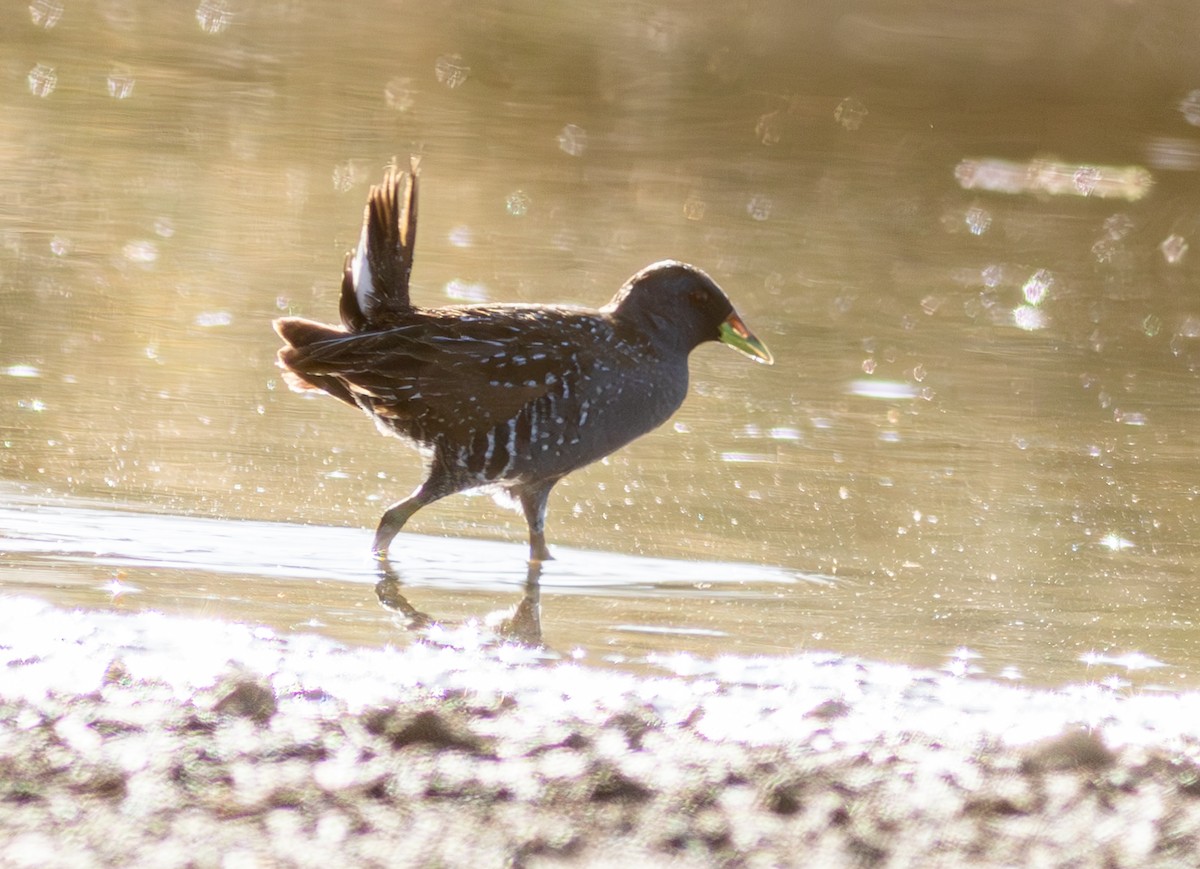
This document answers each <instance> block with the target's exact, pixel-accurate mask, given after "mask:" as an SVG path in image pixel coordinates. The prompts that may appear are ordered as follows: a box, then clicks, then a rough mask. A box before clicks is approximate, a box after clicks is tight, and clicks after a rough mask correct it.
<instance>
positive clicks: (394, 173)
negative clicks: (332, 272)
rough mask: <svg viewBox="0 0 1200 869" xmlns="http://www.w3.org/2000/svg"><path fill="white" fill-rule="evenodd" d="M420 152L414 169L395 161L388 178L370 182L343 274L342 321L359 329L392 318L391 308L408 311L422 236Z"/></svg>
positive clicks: (412, 162) (414, 159) (413, 160)
mask: <svg viewBox="0 0 1200 869" xmlns="http://www.w3.org/2000/svg"><path fill="white" fill-rule="evenodd" d="M419 165H420V158H419V157H417V156H412V157H410V158H409V171H408V172H402V171H400V169H399V168H398V167H397V166H396V164H395V161H393V162H392V164H391V165H390V166H388V168H387V173H386V174H385V175H384V178H383V183H382V184H377V185H374V186H372V187H371V193H370V196H369V197H368V199H367V206H366V209H365V211H364V213H363V227H362V233H361V235H360V237H359V241H358V247H357V249H356V250H355V251H354V252H353V253H352V254H350V255H348V256H347V258H346V265H345V268H344V270H343V274H342V299H341V315H342V322H343V323H344V324H345V325H346V328H348V329H350V330H351V331H355V332H360V331H363V330H365V329H369V328H377V327H379V326H383V325H386V324H387V321H388V315H389V313H400V312H405V311H408V310H409V309H410V308H411V307H412V303H411V302H410V301H409V292H408V283H409V278H410V276H411V275H412V266H413V251H414V249H415V246H416V240H417V186H418V182H417V177H418V175H419V171H418V169H419Z"/></svg>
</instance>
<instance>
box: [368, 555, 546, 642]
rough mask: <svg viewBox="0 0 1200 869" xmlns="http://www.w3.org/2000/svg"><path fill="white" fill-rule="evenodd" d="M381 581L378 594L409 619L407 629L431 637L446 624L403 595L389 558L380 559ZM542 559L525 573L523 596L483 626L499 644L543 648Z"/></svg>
mask: <svg viewBox="0 0 1200 869" xmlns="http://www.w3.org/2000/svg"><path fill="white" fill-rule="evenodd" d="M378 572H379V581H378V582H377V583H375V595H376V597H378V598H379V603H380V604H382V605H383V607H384V609H387V610H390V611H392V612H394V613H397V614H399V615H401V616H403V617H404V618H405V619H406V623H405V628H406V629H407V630H409V631H412V632H414V633H417V634H420V635H422V636H423V637H424V638H426V639H429V638H431V634H432V633H433V632H435V631H438V630H440V629H444V628H445V627H446V624H445V623H444V622H441V621H439V620H438V619H436V618H434V617H433V616H431V615H430V614H429V613H426V612H422V611H421V610H419V609H417V608H416V607H415V606H413V605H412V603H411V602H410V601H409V600H408V598H407V597H406V596H405V595H404V593H403V591H402V588H403V582H402V581H401V578H400V572H399V570H397V568H396V566H395V565H394V564H393V563H392V562H390V561H387V560H384V561H380V562H378ZM541 577H542V562H540V561H531V562H529V566H528V569H527V570H526V573H525V585H524V588H523V594H522V596H521V599H520V600H519V601H518V602H517V604H516V605H515V606H512V607H509V608H507V609H503V610H497V611H495V612H491V613H488V614H487V615H486V616H484V617H483V619H482V622H481V625H480V627H481V628H482V629H483V630H484V631H486V632H490V633H491V634H492V636H493V637H494V639H495V642H497V643H516V644H518V645H521V646H525V647H527V648H530V649H544V648H545V647H546V646H545V643H543V642H542V592H541Z"/></svg>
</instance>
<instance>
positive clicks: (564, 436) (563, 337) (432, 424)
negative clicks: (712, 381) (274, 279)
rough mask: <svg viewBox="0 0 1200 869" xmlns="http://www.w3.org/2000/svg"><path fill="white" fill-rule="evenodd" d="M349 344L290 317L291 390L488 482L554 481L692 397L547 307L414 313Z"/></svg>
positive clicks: (582, 316) (678, 373)
mask: <svg viewBox="0 0 1200 869" xmlns="http://www.w3.org/2000/svg"><path fill="white" fill-rule="evenodd" d="M394 321H395V322H396V325H394V326H393V327H391V328H388V329H382V330H378V331H367V332H348V331H345V330H341V329H337V328H335V327H330V326H324V325H322V324H320V323H314V322H312V321H310V320H303V319H298V318H285V319H283V320H280V321H279V322H278V325H277V327H276V328H277V330H278V331H279V334H280V336H281V337H282V338H283V339H284V341H285V342H287V346H285V347H284V348H283V349H282V350H281V351H280V354H279V358H280V362H281V363H282V365H283V367H284V368H285V370H286V371H287V372H289V379H290V381H291V382H292V383H293V385H294V386H299V387H300V388H309V389H314V388H315V389H320V390H322V391H325V392H328V393H330V394H331V395H334V396H335V397H337V398H341V399H342V400H343V401H346V402H347V403H350V404H354V405H356V406H357V407H360V408H362V409H363V410H365V411H366V412H367V413H369V414H371V415H372V416H374V417H375V418H376V420H377V421H378V423H379V424H380V427H381V428H383V429H384V430H385V431H388V432H389V433H392V434H397V435H400V436H402V437H403V438H405V439H407V440H409V441H411V442H413V443H414V444H415V445H417V446H418V447H421V448H423V449H426V450H430V451H433V452H437V453H441V454H442V455H443V457H444V458H446V459H453V460H454V461H455V462H456V463H457V464H459V465H461V466H462V467H463V468H465V469H466V472H467V473H468V474H469V475H471V476H473V477H475V478H478V481H479V482H480V484H483V483H487V482H498V481H504V480H513V479H518V478H534V477H539V478H540V477H557V476H561V475H563V474H566V473H569V472H570V471H572V470H574V469H575V468H578V467H582V466H583V465H586V464H590V463H591V462H593V461H596V460H597V459H599V458H602V457H603V456H605V455H607V454H608V453H610V452H612V451H613V450H615V449H618V448H619V447H621V446H623V445H624V444H626V443H628V442H629V441H631V440H633V439H634V438H636V437H638V436H639V435H641V434H644V433H645V432H647V431H649V430H650V429H652V428H654V427H656V426H657V425H659V424H660V423H662V422H663V421H664V420H665V419H666V418H667V417H668V416H670V414H671V413H672V412H673V411H674V410H675V409H676V408H677V407H678V406H679V404H680V403H681V402H682V401H683V397H684V395H685V393H686V391H687V364H686V357H683V358H682V359H680V360H678V363H677V364H669V363H668V362H664V360H662V359H660V358H658V357H657V356H656V355H654V354H653V353H650V352H649V351H648V348H647V347H645V346H643V345H641V344H639V343H638V342H636V341H629V340H627V339H626V338H624V337H622V336H621V335H619V334H618V332H617V330H615V329H614V326H613V322H612V319H611V317H610V316H609V315H607V314H605V313H601V312H597V311H588V310H583V309H573V308H563V307H549V306H538V307H533V306H519V305H511V306H509V305H495V306H462V307H448V308H438V309H420V308H413V309H410V311H409V312H408V313H406V314H405V315H403V316H399V315H397V316H396V317H395V318H394Z"/></svg>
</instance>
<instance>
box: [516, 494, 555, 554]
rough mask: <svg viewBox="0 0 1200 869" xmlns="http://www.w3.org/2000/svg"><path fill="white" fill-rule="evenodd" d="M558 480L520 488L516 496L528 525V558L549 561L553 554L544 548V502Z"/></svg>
mask: <svg viewBox="0 0 1200 869" xmlns="http://www.w3.org/2000/svg"><path fill="white" fill-rule="evenodd" d="M557 482H558V480H557V479H555V480H547V481H543V482H540V483H536V484H534V485H533V486H531V487H529V488H527V489H522V490H521V493H520V495H519V496H518V497H519V498H520V500H521V509H522V510H524V511H525V522H526V523H528V525H529V560H530V561H538V562H540V561H551V560H553V559H554V556H553V555H551V554H550V550H549V549H547V548H546V502H547V501H548V500H549V499H550V490H551V489H553V488H554V484H555V483H557Z"/></svg>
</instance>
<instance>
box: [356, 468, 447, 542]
mask: <svg viewBox="0 0 1200 869" xmlns="http://www.w3.org/2000/svg"><path fill="white" fill-rule="evenodd" d="M458 490H459V487H457V486H455V485H453V483H451V481H450V480H449V478H448V477H447V475H445V474H444V473H440V472H439V470H438V468H437V467H436V466H435V468H434V469H433V470H432V471H431V473H430V475H429V479H427V480H426V481H425V482H424V483H422V484H421V485H420V486H419V487H417V490H416V491H415V492H413V493H412V494H411V495H409V496H408V497H407V498H405V499H404V500H403V501H397V502H396V503H395V504H393V505H392V506H390V507H388V508H387V512H385V513H384V514H383V518H381V519H380V520H379V527H378V528H376V529H375V542H374V543H373V544H371V554H372V555H374V556H375V558H376V559H377V560H379V561H386V560H387V551H388V546H389V545H390V544H391V542H392V538H394V537H395V536H396V535H397V534H399V533H400V529H401V528H403V527H404V523H405V522H407V521H408V520H409V519H410V518H412V515H413V513H416V512H417V511H418V510H420V509H421V508H422V507H424V506H425V505H426V504H431V503H433V502H434V501H437V500H438V499H439V498H444V497H446V496H447V495H452V494H454V493H455V492H457V491H458Z"/></svg>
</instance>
